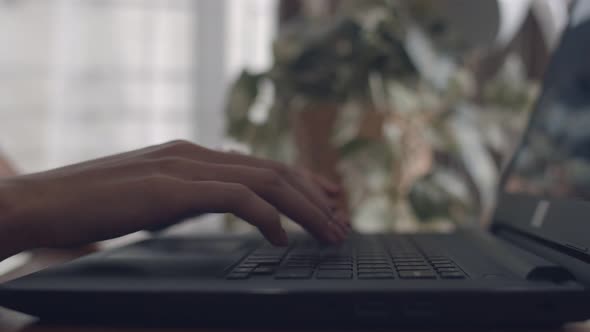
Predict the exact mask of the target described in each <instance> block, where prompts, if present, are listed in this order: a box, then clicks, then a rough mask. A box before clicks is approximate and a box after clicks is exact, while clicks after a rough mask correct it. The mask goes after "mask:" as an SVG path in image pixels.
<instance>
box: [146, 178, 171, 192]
mask: <svg viewBox="0 0 590 332" xmlns="http://www.w3.org/2000/svg"><path fill="white" fill-rule="evenodd" d="M143 182H144V184H145V186H146V189H147V190H149V191H151V192H155V193H161V192H163V191H165V190H166V189H167V188H168V186H169V184H170V178H168V177H167V176H162V175H152V176H149V177H147V178H146V179H144V181H143Z"/></svg>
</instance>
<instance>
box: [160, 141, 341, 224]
mask: <svg viewBox="0 0 590 332" xmlns="http://www.w3.org/2000/svg"><path fill="white" fill-rule="evenodd" d="M155 154H157V155H160V156H163V157H165V156H177V157H185V158H189V159H191V160H196V161H207V162H212V163H216V164H231V165H243V166H251V167H257V168H266V169H271V170H274V171H275V172H277V173H278V174H279V175H280V176H282V177H283V178H284V179H285V181H287V182H289V183H290V184H291V185H292V186H293V187H294V188H295V189H297V190H298V191H300V192H301V193H302V194H303V195H304V196H305V197H306V198H307V199H308V200H309V201H310V202H311V203H312V204H315V205H317V206H318V207H319V208H320V209H321V210H322V212H323V213H324V214H325V215H326V216H328V217H329V218H332V215H331V209H330V205H329V203H328V200H327V197H326V196H325V195H324V194H322V193H321V191H319V190H318V189H317V188H315V186H314V185H311V184H310V183H309V181H306V179H305V177H304V176H301V174H300V173H298V172H296V171H294V170H292V169H290V168H289V167H287V166H285V165H283V164H281V163H279V162H276V161H272V160H266V159H260V158H256V157H251V156H246V155H242V154H236V153H223V152H219V151H215V150H210V149H206V148H203V147H200V146H196V145H194V144H190V143H175V144H170V145H167V146H166V148H164V149H162V150H159V151H157V152H156V153H155Z"/></svg>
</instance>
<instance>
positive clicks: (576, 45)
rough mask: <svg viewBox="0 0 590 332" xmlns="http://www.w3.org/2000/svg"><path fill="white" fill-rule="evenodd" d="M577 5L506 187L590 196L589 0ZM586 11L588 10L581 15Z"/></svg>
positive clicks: (552, 195)
mask: <svg viewBox="0 0 590 332" xmlns="http://www.w3.org/2000/svg"><path fill="white" fill-rule="evenodd" d="M577 6H584V7H586V9H587V10H586V13H582V12H581V11H576V10H577V8H576V9H574V10H575V11H576V12H575V14H578V16H576V15H574V17H572V20H571V21H572V22H571V23H570V27H569V30H568V31H567V32H566V35H565V36H564V39H563V43H562V45H561V47H560V48H559V49H558V50H557V52H556V54H555V55H554V58H553V61H552V65H551V67H550V68H549V71H548V73H547V75H546V83H545V86H544V91H543V94H542V96H541V98H540V100H539V102H538V105H537V109H536V110H535V113H534V114H533V116H532V117H531V122H530V125H529V129H528V132H527V134H526V136H525V137H524V140H523V144H522V145H521V146H520V148H519V150H518V152H517V154H516V155H515V157H514V161H513V164H512V168H511V172H510V174H509V175H508V178H507V180H506V182H505V190H506V191H508V192H514V193H520V192H524V193H528V194H534V195H541V196H547V197H567V198H572V199H573V198H575V199H582V200H590V21H588V20H587V19H586V18H588V16H590V1H581V2H579V3H578V4H577ZM581 14H585V15H584V16H586V17H584V18H581V17H580V16H582V15H581Z"/></svg>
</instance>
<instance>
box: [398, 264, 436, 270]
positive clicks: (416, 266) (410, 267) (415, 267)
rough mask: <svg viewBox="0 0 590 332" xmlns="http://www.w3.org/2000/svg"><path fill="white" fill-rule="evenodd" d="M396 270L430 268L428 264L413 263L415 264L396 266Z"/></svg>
mask: <svg viewBox="0 0 590 332" xmlns="http://www.w3.org/2000/svg"><path fill="white" fill-rule="evenodd" d="M395 269H396V270H398V271H423V270H432V268H431V267H430V266H428V265H415V266H396V267H395Z"/></svg>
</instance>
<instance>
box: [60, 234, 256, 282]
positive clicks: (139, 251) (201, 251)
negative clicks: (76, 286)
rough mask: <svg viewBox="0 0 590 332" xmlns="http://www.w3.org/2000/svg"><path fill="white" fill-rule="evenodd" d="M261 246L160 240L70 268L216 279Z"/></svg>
mask: <svg viewBox="0 0 590 332" xmlns="http://www.w3.org/2000/svg"><path fill="white" fill-rule="evenodd" d="M259 244H260V240H258V239H257V240H253V239H244V238H217V239H215V238H211V239H201V238H159V239H153V240H147V241H143V242H140V243H137V244H135V245H131V246H128V247H124V248H120V249H115V250H114V251H112V252H110V253H107V254H105V255H99V256H96V257H93V258H91V259H88V260H86V261H84V262H83V261H80V262H79V263H80V264H77V266H75V268H74V266H71V267H72V268H74V269H75V270H76V271H71V272H76V274H79V275H85V276H101V277H109V276H113V277H117V278H121V277H131V278H137V277H143V278H148V279H149V278H162V277H170V278H174V279H178V278H191V279H195V278H216V277H220V276H222V275H223V274H224V272H225V270H226V269H227V268H228V267H230V266H231V265H232V264H234V263H236V262H237V261H238V260H239V259H241V258H242V257H244V256H245V255H247V254H248V253H249V252H250V251H252V250H253V249H254V248H256V247H257V246H258V245H259Z"/></svg>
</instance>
